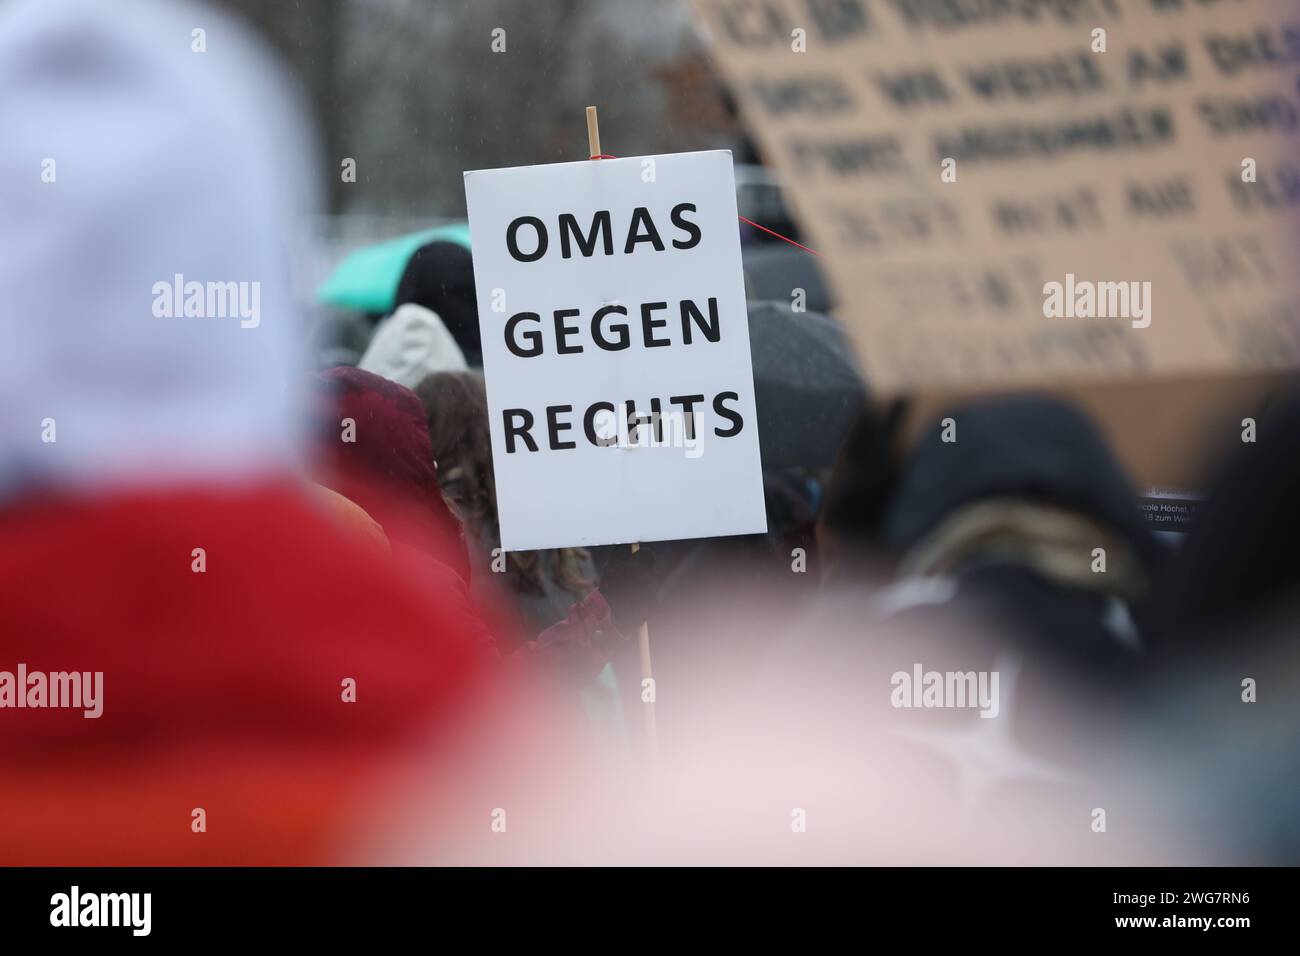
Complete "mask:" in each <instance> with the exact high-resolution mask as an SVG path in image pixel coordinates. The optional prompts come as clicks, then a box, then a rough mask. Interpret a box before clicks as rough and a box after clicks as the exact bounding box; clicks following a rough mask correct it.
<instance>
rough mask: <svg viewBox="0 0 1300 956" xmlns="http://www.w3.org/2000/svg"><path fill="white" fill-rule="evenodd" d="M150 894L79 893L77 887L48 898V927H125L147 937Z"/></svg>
mask: <svg viewBox="0 0 1300 956" xmlns="http://www.w3.org/2000/svg"><path fill="white" fill-rule="evenodd" d="M152 912H153V894H152V893H82V892H81V888H80V887H78V886H74V887H72V890H71V891H70V892H68V893H55V894H54V895H53V896H51V897H50V925H51V926H129V927H130V928H131V935H132V936H148V935H149V931H150V930H151V929H152V924H153V919H152Z"/></svg>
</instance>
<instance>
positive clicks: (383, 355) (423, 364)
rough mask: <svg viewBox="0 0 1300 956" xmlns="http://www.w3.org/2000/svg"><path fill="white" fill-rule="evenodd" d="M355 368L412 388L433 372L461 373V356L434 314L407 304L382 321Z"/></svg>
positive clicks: (439, 318) (462, 356) (410, 303)
mask: <svg viewBox="0 0 1300 956" xmlns="http://www.w3.org/2000/svg"><path fill="white" fill-rule="evenodd" d="M358 368H361V369H364V370H365V371H367V372H374V373H375V374H376V375H382V376H383V377H384V378H386V379H390V380H391V381H394V382H397V383H398V384H399V385H405V386H406V387H407V388H415V386H416V385H418V384H420V381H421V380H422V379H423V378H424V377H425V376H426V375H430V374H432V373H433V372H464V371H465V370H467V369H468V368H469V364H468V363H467V362H466V361H465V353H464V352H462V351H461V350H460V346H459V345H457V344H456V340H455V338H453V337H452V334H451V333H450V332H448V331H447V326H446V325H445V324H444V323H443V321H442V318H441V317H440V316H439V315H438V313H437V312H434V311H432V310H431V309H426V308H425V307H424V306H422V305H416V304H415V303H414V302H408V303H406V304H405V305H403V306H401V307H400V308H399V309H398V310H397V311H396V312H394V313H393V314H392V315H391V316H389V317H388V318H387V319H385V320H384V321H383V322H382V323H381V324H380V326H379V328H378V329H376V330H375V335H374V338H372V339H371V340H370V345H369V346H368V347H367V348H366V354H365V355H363V356H361V361H360V362H359V363H358Z"/></svg>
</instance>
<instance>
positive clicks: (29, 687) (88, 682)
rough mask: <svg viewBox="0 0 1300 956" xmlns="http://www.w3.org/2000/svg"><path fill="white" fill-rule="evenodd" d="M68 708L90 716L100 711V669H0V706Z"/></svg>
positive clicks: (102, 684)
mask: <svg viewBox="0 0 1300 956" xmlns="http://www.w3.org/2000/svg"><path fill="white" fill-rule="evenodd" d="M4 707H14V708H26V707H31V708H42V707H46V708H70V709H73V710H81V711H83V713H82V715H81V716H82V717H85V718H86V719H88V720H94V719H96V718H98V717H100V716H101V715H102V714H103V713H104V672H103V671H95V672H94V673H93V674H92V673H91V672H90V671H55V672H53V673H50V674H46V673H45V672H43V671H30V672H29V671H28V670H27V665H26V664H19V665H18V673H17V675H15V674H12V673H10V672H9V671H0V708H4Z"/></svg>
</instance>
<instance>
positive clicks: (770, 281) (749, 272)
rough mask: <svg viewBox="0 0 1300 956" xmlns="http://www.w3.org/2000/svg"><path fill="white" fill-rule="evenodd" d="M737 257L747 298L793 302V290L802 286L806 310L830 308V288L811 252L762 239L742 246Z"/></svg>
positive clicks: (824, 311) (827, 309)
mask: <svg viewBox="0 0 1300 956" xmlns="http://www.w3.org/2000/svg"><path fill="white" fill-rule="evenodd" d="M740 260H741V265H742V266H743V268H744V270H745V290H746V295H747V296H748V297H749V298H750V299H753V300H754V301H756V302H765V301H768V300H771V301H773V302H790V303H793V301H794V294H795V291H794V290H796V289H803V290H804V300H803V305H804V308H806V309H807V310H808V311H809V312H821V313H826V312H829V311H830V310H831V295H830V289H829V287H828V286H827V285H826V279H825V278H824V277H823V276H822V272H821V269H820V268H818V266H817V259H816V257H815V256H813V255H811V254H810V253H807V252H805V251H804V250H802V249H798V248H796V247H795V246H792V245H790V244H788V243H785V242H763V243H758V244H756V245H752V246H742V247H741V251H740Z"/></svg>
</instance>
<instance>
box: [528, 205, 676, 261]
mask: <svg viewBox="0 0 1300 956" xmlns="http://www.w3.org/2000/svg"><path fill="white" fill-rule="evenodd" d="M688 212H695V203H693V202H681V203H678V204H677V205H676V206H673V208H672V211H671V212H669V214H668V218H669V219H670V220H671V221H672V224H673V226H674V227H675V228H676V229H678V230H680V231H681V232H682V233H684V234H685V235H686V238H685V239H673V240H672V244H673V248H674V249H694V248H695V247H696V246H698V245H699V244H700V237H701V233H700V227H699V226H698V225H696V224H695V223H694V222H692V221H691V220H689V219H687V218H686V213H688ZM558 225H559V232H560V255H561V256H562V257H563V258H565V259H572V258H573V246H574V245H575V244H576V245H577V247H578V251H579V252H580V253H581V254H582V256H583V258H584V259H590V258H591V257H592V256H594V255H595V254H596V243H597V242H600V243H601V249H602V250H603V251H604V254H605V255H607V256H612V255H613V254H614V233H613V227H612V226H611V224H610V214H609V210H608V209H601V210H599V211H598V212H596V213H595V214H594V215H593V216H592V217H591V227H590V228H589V229H588V230H587V232H585V233H583V232H582V231H581V230H580V229H579V228H578V217H577V216H575V215H573V214H572V213H568V212H562V213H560V215H559V217H558ZM525 226H528V227H530V229H531V231H532V237H531V239H532V246H533V251H532V252H524V251H522V249H521V248H520V245H519V239H520V236H519V233H520V230H522V229H523V228H524V227H525ZM643 242H644V243H649V244H650V245H651V246H652V247H653V248H654V249H655V251H656V252H663V251H664V249H665V248H666V247H665V246H664V241H663V239H662V237H660V235H659V230H658V229H657V228H656V227H655V222H654V219H653V218H652V217H651V215H650V210H649V209H647V208H646V207H645V206H637V207H636V208H635V209H633V210H632V216H631V218H630V219H629V221H628V226H627V238H626V239H625V240H624V242H623V254H624V255H631V254H632V253H633V252H635V251H636V247H637V246H638V245H640V244H641V243H643ZM550 243H551V239H550V234H549V233H548V232H547V231H546V223H544V222H543V221H542V220H540V219H538V218H537V217H536V216H518V217H516V218H515V219H512V220H511V221H510V225H509V226H507V227H506V249H507V250H509V252H510V256H511V258H513V259H515V260H517V261H519V262H536V261H537V260H538V259H540V258H541V257H542V256H544V255H546V250H547V249H548V248H550Z"/></svg>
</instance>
